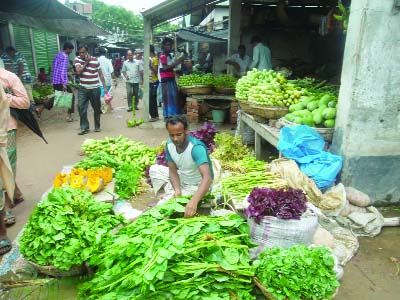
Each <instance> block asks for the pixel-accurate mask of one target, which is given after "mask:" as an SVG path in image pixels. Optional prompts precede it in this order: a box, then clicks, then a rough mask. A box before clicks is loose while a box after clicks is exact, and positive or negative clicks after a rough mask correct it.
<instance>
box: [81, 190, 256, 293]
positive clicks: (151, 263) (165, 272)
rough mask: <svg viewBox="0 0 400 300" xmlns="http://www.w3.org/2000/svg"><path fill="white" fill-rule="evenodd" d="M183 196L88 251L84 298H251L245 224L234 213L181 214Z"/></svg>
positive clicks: (146, 215)
mask: <svg viewBox="0 0 400 300" xmlns="http://www.w3.org/2000/svg"><path fill="white" fill-rule="evenodd" d="M187 201H188V200H187V199H185V198H177V199H173V200H171V201H169V202H167V203H165V204H164V205H161V206H157V207H154V208H153V209H151V210H149V211H147V212H146V213H144V214H143V215H141V216H140V217H139V218H138V219H137V220H136V221H135V222H133V223H132V224H130V225H128V226H126V227H125V228H123V229H122V230H120V232H119V233H118V234H117V235H116V236H114V237H113V240H112V242H110V243H108V244H107V246H106V248H105V250H104V252H103V253H102V254H99V255H98V256H94V257H92V259H91V261H90V263H91V264H93V265H95V266H97V267H98V269H97V272H96V274H95V276H94V277H93V278H92V279H91V280H90V281H88V282H86V283H85V284H83V286H82V287H81V288H80V299H85V300H94V299H96V300H106V299H107V300H114V299H115V300H117V299H118V300H128V299H129V300H145V299H146V300H147V299H165V300H168V299H170V300H172V299H174V300H180V299H182V300H186V299H192V300H200V299H208V300H212V299H221V300H222V299H223V300H230V299H237V300H254V299H255V297H254V296H252V295H251V294H250V292H251V291H252V289H253V284H252V277H253V276H254V271H253V267H252V266H250V257H249V254H248V250H249V247H252V246H253V245H252V243H251V242H250V240H249V228H248V225H247V224H246V223H245V222H244V221H243V220H242V219H241V217H240V216H238V215H236V214H231V215H225V216H223V217H209V216H202V217H196V218H177V219H172V218H168V217H170V216H171V215H172V214H175V215H176V214H178V215H182V213H183V211H184V209H185V208H184V205H185V204H186V203H187Z"/></svg>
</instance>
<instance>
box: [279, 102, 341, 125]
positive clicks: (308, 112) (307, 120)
mask: <svg viewBox="0 0 400 300" xmlns="http://www.w3.org/2000/svg"><path fill="white" fill-rule="evenodd" d="M336 106H337V97H335V96H334V95H332V94H322V96H321V97H316V96H308V97H302V98H301V99H300V102H299V103H297V104H293V105H291V106H290V107H289V113H288V114H286V115H285V119H286V120H288V121H290V122H294V123H296V124H303V125H308V126H311V127H326V128H333V127H335V118H336Z"/></svg>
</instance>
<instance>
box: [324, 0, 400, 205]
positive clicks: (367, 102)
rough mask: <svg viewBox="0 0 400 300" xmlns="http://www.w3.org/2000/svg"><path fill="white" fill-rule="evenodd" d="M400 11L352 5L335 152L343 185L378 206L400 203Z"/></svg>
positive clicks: (369, 2) (383, 4)
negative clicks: (361, 193)
mask: <svg viewBox="0 0 400 300" xmlns="http://www.w3.org/2000/svg"><path fill="white" fill-rule="evenodd" d="M399 28H400V8H399V1H398V0H387V1H379V0H358V1H352V4H351V12H350V20H349V28H348V31H347V37H346V48H345V53H344V60H343V70H342V78H341V87H340V94H339V106H338V111H337V115H338V116H337V119H336V128H335V134H334V138H333V143H332V147H331V151H332V152H334V153H337V154H340V155H342V156H343V158H344V166H343V170H342V173H341V181H342V182H343V183H344V185H346V186H353V187H355V188H357V189H359V190H361V191H363V192H365V193H367V194H368V195H370V196H371V197H373V198H374V202H375V203H376V204H378V203H380V202H386V203H388V202H391V203H393V202H400V50H399V49H400V30H399Z"/></svg>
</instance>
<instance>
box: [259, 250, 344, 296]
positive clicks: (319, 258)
mask: <svg viewBox="0 0 400 300" xmlns="http://www.w3.org/2000/svg"><path fill="white" fill-rule="evenodd" d="M254 266H255V267H256V276H257V278H258V279H259V280H260V282H261V283H262V284H263V285H264V286H265V287H266V288H267V291H268V292H270V293H271V294H272V295H273V296H274V297H275V298H276V299H291V300H301V299H331V298H332V296H333V294H334V293H335V291H336V289H337V287H339V285H340V284H339V282H338V281H337V280H336V275H335V272H334V271H333V267H334V260H333V257H332V255H331V252H330V250H329V249H328V248H326V247H315V248H307V247H306V246H304V245H298V246H295V247H292V248H288V249H283V248H279V247H278V248H271V249H266V250H264V251H263V252H262V253H261V254H260V256H259V258H258V260H256V261H255V262H254Z"/></svg>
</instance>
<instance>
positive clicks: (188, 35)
mask: <svg viewBox="0 0 400 300" xmlns="http://www.w3.org/2000/svg"><path fill="white" fill-rule="evenodd" d="M176 35H177V37H179V38H181V39H182V40H185V41H189V42H200V43H226V42H227V39H223V38H219V37H214V36H211V35H208V34H205V33H200V32H195V31H191V30H188V29H180V30H178V31H177V33H176Z"/></svg>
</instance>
